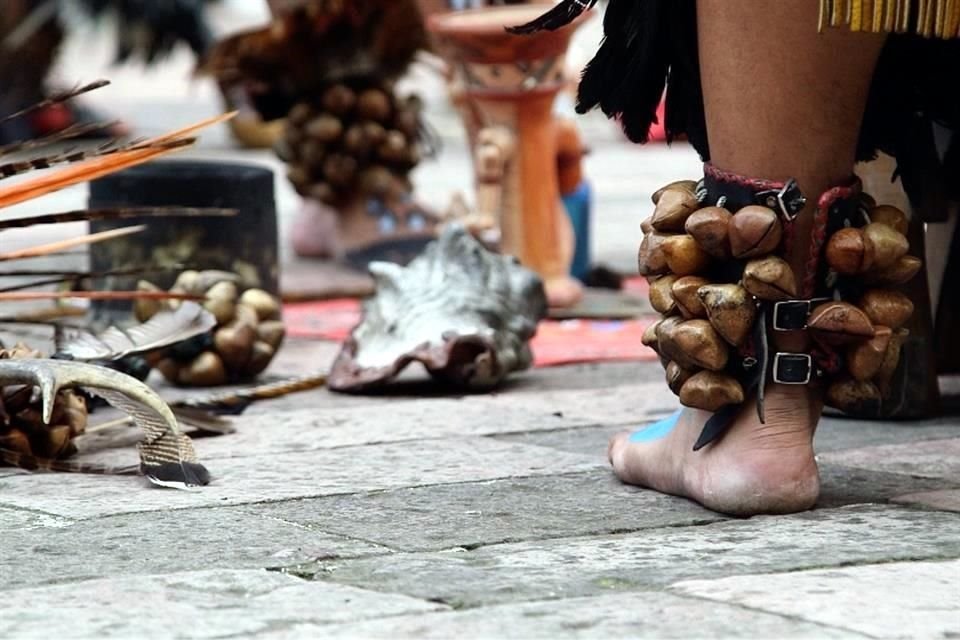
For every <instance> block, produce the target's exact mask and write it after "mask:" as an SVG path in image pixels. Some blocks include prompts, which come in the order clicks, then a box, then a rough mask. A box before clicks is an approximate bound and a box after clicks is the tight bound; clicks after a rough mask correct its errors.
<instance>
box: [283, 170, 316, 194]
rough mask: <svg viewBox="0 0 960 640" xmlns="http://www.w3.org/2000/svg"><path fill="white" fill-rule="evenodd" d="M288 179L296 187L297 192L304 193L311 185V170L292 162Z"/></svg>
mask: <svg viewBox="0 0 960 640" xmlns="http://www.w3.org/2000/svg"><path fill="white" fill-rule="evenodd" d="M287 180H289V181H290V184H292V185H293V186H294V188H296V190H297V193H300V194H301V195H303V191H304V190H306V189H307V188H308V187H309V186H310V171H309V169H307V168H306V167H304V166H303V165H299V164H292V165H290V166H289V167H287Z"/></svg>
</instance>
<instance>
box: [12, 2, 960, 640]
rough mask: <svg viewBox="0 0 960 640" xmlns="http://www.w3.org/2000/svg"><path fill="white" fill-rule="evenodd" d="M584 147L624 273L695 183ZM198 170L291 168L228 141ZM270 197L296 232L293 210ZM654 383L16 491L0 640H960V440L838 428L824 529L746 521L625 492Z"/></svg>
mask: <svg viewBox="0 0 960 640" xmlns="http://www.w3.org/2000/svg"><path fill="white" fill-rule="evenodd" d="M251 4H252V3H251ZM241 6H242V7H244V8H247V6H248V5H243V4H241V3H238V2H233V3H232V4H231V5H230V7H234V9H236V7H241ZM254 13H255V12H254ZM245 15H246V14H245ZM242 17H243V16H239V17H238V16H237V15H233V16H232V17H231V16H229V15H228V16H227V17H226V18H224V19H225V20H227V22H230V20H232V21H233V22H231V24H234V25H235V24H237V21H238V20H239V19H240V18H242ZM247 17H248V18H249V15H247ZM251 19H252V18H251ZM67 51H68V54H69V55H67V56H65V59H64V62H63V69H62V70H61V72H60V74H61V77H64V78H68V79H70V80H72V79H74V78H83V79H88V78H89V77H90V76H91V75H92V74H94V71H95V70H96V75H101V74H102V73H107V72H106V71H99V70H98V67H97V64H99V63H91V60H95V61H96V60H99V61H100V62H102V61H103V60H104V59H105V56H106V53H105V51H106V49H105V48H103V47H98V45H97V44H96V43H95V42H90V41H88V40H84V39H82V38H80V39H76V40H74V41H73V42H71V43H70V45H69V46H68V49H67ZM81 54H82V55H81ZM98 56H99V57H98ZM188 70H189V59H188V58H184V57H182V56H181V57H176V58H175V59H174V60H172V61H171V62H170V64H169V65H168V66H166V67H164V68H162V69H157V70H151V71H148V72H143V71H142V70H137V69H129V68H126V69H120V70H117V71H116V72H115V73H114V72H110V73H109V75H111V76H113V77H114V79H115V80H116V86H115V87H114V88H113V89H111V92H112V93H110V94H107V96H106V97H105V98H104V106H107V107H111V108H113V109H114V110H115V111H116V112H117V113H120V114H122V115H124V116H125V117H127V118H128V119H130V120H131V121H133V122H134V123H135V124H137V125H139V127H140V128H141V129H142V130H144V131H145V132H150V131H154V130H157V129H159V128H162V127H166V126H168V125H170V126H175V125H177V124H180V123H181V122H186V121H188V120H190V119H191V118H193V117H200V116H203V115H208V114H211V113H213V112H215V111H216V109H217V105H216V96H215V94H214V93H213V91H212V89H211V87H210V86H209V85H207V84H205V83H203V82H197V83H194V84H193V85H192V86H188V85H186V84H185V83H183V82H182V79H183V78H184V77H186V74H187V72H188ZM420 80H421V81H422V82H429V81H430V79H429V78H428V77H422V78H420ZM422 86H427V85H422ZM428 89H429V87H428ZM428 94H429V95H433V96H434V97H435V99H433V100H432V101H431V109H432V110H433V111H432V112H433V114H434V120H435V122H436V123H437V126H438V128H439V129H440V130H441V133H442V134H443V136H444V139H445V140H446V141H447V143H448V144H447V145H446V146H445V152H444V154H445V155H444V156H442V157H441V158H440V159H439V160H437V161H435V162H432V163H430V164H428V165H425V166H424V167H422V168H421V169H420V171H419V172H418V175H417V184H418V187H419V189H420V191H421V193H422V194H424V197H426V198H428V199H431V200H432V201H434V202H437V203H441V202H443V201H444V200H445V199H446V198H447V197H448V196H449V194H450V192H451V191H453V190H456V189H466V188H467V187H468V184H469V178H468V174H467V164H466V158H465V155H464V153H463V147H462V140H461V139H460V138H458V136H460V133H459V129H458V128H457V126H456V121H455V120H454V119H453V116H452V114H451V113H450V112H449V109H448V108H446V107H445V106H444V104H443V101H442V96H441V95H440V94H439V93H438V92H437V91H436V89H435V88H434V90H433V93H429V91H428ZM585 128H586V130H587V131H588V134H589V138H590V140H591V144H592V145H593V148H594V153H593V155H592V156H591V158H590V161H589V169H588V170H589V172H590V175H591V178H592V179H593V180H594V182H595V186H596V189H597V193H598V194H599V200H598V203H597V217H596V220H595V230H596V233H595V236H594V239H595V248H596V250H597V255H598V257H599V258H600V259H601V260H603V261H605V262H608V263H609V264H613V265H614V266H619V267H621V268H629V266H630V264H631V263H632V260H633V252H634V250H635V246H636V243H637V240H638V235H639V229H638V226H639V225H638V223H637V221H638V220H640V219H641V217H642V215H643V212H644V208H645V207H648V206H649V205H648V204H647V203H648V202H649V198H648V195H649V193H650V192H651V190H652V189H653V188H654V187H656V186H658V185H659V184H660V183H662V182H666V181H668V180H671V179H674V178H676V177H679V176H685V175H692V173H693V172H694V171H695V170H696V167H697V162H696V158H695V156H694V155H693V154H692V153H691V152H690V151H689V150H686V149H683V148H677V149H674V150H671V151H669V152H666V151H665V150H663V149H658V148H652V149H646V150H638V149H635V148H632V147H629V146H627V145H624V144H623V143H622V142H621V141H620V140H619V138H618V136H617V134H616V133H615V131H614V130H613V129H612V128H611V127H609V126H608V125H607V123H605V122H604V121H602V120H599V119H596V118H594V119H587V120H586V121H585ZM458 140H459V142H458ZM194 153H195V154H196V155H200V156H203V157H213V158H221V159H222V158H230V159H237V158H239V159H245V160H249V161H254V162H263V163H267V164H271V165H273V166H276V165H275V164H274V161H273V160H272V159H271V158H270V157H269V154H267V153H261V152H241V151H238V150H236V149H233V148H232V147H231V145H230V142H229V139H228V137H227V136H226V135H225V133H224V132H222V131H217V132H213V133H212V134H211V135H210V136H208V137H207V139H206V142H205V143H204V145H203V146H202V147H201V149H199V150H198V151H196V152H194ZM277 187H278V197H279V200H280V203H281V211H282V223H283V225H284V228H286V227H287V226H288V225H289V220H290V218H291V216H292V215H293V213H294V212H295V209H296V201H295V198H294V197H293V195H292V194H291V192H290V191H289V189H288V187H287V186H286V184H285V182H284V180H283V179H282V177H278V180H277ZM84 194H85V192H84V190H83V189H73V190H69V191H67V192H64V193H62V194H58V195H56V196H53V197H51V198H49V199H47V200H46V201H43V202H40V203H33V204H31V205H28V206H27V207H25V208H19V209H17V210H15V211H14V212H13V213H17V212H20V213H24V212H27V211H36V210H39V209H45V210H58V209H68V208H74V207H75V206H78V205H82V203H83V200H84V198H85V195H84ZM7 214H8V212H4V215H7ZM57 233H70V230H69V229H67V230H63V229H61V230H59V231H58V232H57ZM19 237H20V240H21V241H26V240H27V239H30V240H32V239H34V238H35V237H36V236H35V235H34V236H31V237H30V238H27V237H26V236H19ZM16 238H17V236H13V239H10V238H8V237H5V242H10V243H16V242H17V240H16ZM335 349H336V347H335V346H334V345H329V344H324V343H315V342H302V341H291V342H289V343H288V344H287V346H286V348H285V350H284V351H283V353H282V354H281V356H280V358H278V360H277V361H276V362H275V363H274V365H273V367H272V369H271V371H270V373H271V374H273V375H291V374H296V373H301V372H306V371H312V370H320V369H323V368H324V367H327V366H328V365H329V363H330V362H331V359H332V357H333V355H334V354H335ZM660 380H661V373H660V372H659V370H658V368H657V367H656V366H655V365H653V364H611V365H595V366H579V367H563V368H557V369H549V370H540V371H534V372H530V373H527V374H525V375H522V376H518V377H517V378H516V379H515V380H514V381H513V382H512V383H511V384H510V385H508V386H507V387H506V388H505V389H504V390H502V391H501V392H500V393H497V394H492V395H480V396H468V397H449V396H443V395H437V394H436V393H423V392H424V390H425V389H424V387H423V386H416V385H412V386H411V385H406V386H402V387H400V388H399V389H398V390H397V391H396V392H395V393H393V394H392V395H380V396H373V397H351V396H336V395H333V394H330V393H327V392H325V391H318V392H313V393H307V394H303V395H300V396H295V397H290V398H286V399H283V400H280V401H276V402H273V403H265V404H263V405H259V406H255V407H254V408H253V409H251V410H250V411H249V412H248V413H247V414H246V415H244V416H243V417H241V418H239V419H238V420H237V433H236V434H234V435H230V436H225V437H220V438H204V439H201V440H198V441H197V448H198V451H199V453H200V454H201V456H202V457H203V458H204V460H205V462H206V463H207V465H208V466H209V468H210V469H211V471H212V473H213V474H214V476H215V481H214V483H213V484H212V485H211V486H210V487H207V488H204V489H202V490H196V491H191V492H174V491H168V490H162V489H156V488H151V487H149V486H147V485H146V484H145V483H144V482H143V481H141V480H139V479H136V478H104V477H87V476H68V475H30V474H25V473H21V472H17V471H14V470H10V469H0V535H2V538H3V540H4V541H5V543H6V544H5V548H6V553H4V554H2V555H0V592H2V593H0V597H2V598H3V601H4V606H3V607H0V638H74V637H84V638H102V637H117V638H229V637H257V638H380V637H382V638H391V639H394V640H396V639H400V638H457V637H467V638H623V637H664V638H700V637H750V638H781V637H783V638H788V637H789V638H794V637H804V638H832V637H851V638H860V637H873V638H881V637H882V638H888V637H889V638H900V637H916V638H957V637H960V462H958V460H960V421H958V420H957V419H956V418H955V417H951V418H945V419H941V420H933V421H927V422H920V423H896V424H888V423H867V422H856V421H848V420H839V419H831V418H827V419H825V420H824V422H823V424H822V426H821V429H820V432H819V433H818V436H817V448H818V452H819V457H820V463H821V469H822V475H823V485H824V486H823V495H822V498H821V502H820V504H819V505H818V508H817V509H816V510H814V511H811V512H809V513H803V514H798V515H794V516H787V517H758V518H751V519H746V520H736V519H730V518H725V517H722V516H719V515H717V514H715V513H711V512H709V511H706V510H704V509H702V508H700V507H698V506H697V505H695V504H693V503H691V502H688V501H686V500H683V499H680V498H674V497H668V496H664V495H660V494H657V493H654V492H652V491H647V490H642V489H638V488H634V487H629V486H625V485H622V484H620V483H618V482H617V481H616V480H615V479H614V478H613V477H612V475H611V474H610V472H609V470H608V467H607V464H606V460H605V456H604V454H605V446H606V440H607V438H608V437H609V436H610V435H611V434H613V433H615V432H616V431H618V430H620V429H624V428H632V427H635V426H637V425H639V424H642V423H643V422H645V421H647V420H650V419H653V418H656V417H658V416H662V415H664V414H665V413H666V412H669V411H671V410H673V408H674V407H675V404H674V400H673V399H672V397H671V396H669V394H667V393H666V392H665V388H664V387H663V385H662V383H661V382H660ZM94 457H95V458H96V459H98V460H103V461H107V460H109V461H120V460H127V461H131V460H134V459H135V453H134V452H133V451H132V450H128V449H124V450H120V451H114V452H105V453H100V454H95V456H94Z"/></svg>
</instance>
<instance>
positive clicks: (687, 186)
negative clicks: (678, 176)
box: [651, 180, 697, 204]
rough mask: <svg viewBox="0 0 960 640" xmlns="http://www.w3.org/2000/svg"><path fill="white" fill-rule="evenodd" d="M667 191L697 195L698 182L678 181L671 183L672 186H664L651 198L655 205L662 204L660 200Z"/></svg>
mask: <svg viewBox="0 0 960 640" xmlns="http://www.w3.org/2000/svg"><path fill="white" fill-rule="evenodd" d="M667 191H686V192H688V193H691V194H696V192H697V182H696V181H695V180H677V181H675V182H671V183H670V184H667V185H664V186H662V187H660V188H659V189H657V190H656V191H654V192H653V196H652V197H651V200H653V204H658V203H659V202H660V198H661V197H662V196H663V194H664V193H666V192H667Z"/></svg>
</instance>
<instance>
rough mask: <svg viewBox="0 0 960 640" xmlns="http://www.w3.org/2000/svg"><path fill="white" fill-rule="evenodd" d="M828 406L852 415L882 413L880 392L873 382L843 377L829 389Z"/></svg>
mask: <svg viewBox="0 0 960 640" xmlns="http://www.w3.org/2000/svg"><path fill="white" fill-rule="evenodd" d="M827 404H828V405H830V406H831V407H834V408H836V409H840V410H841V411H843V412H844V413H849V414H851V415H865V416H875V415H878V414H879V413H880V404H881V398H880V390H879V389H878V388H877V386H876V385H875V384H873V383H872V382H864V381H860V380H854V379H853V378H848V377H843V378H840V379H839V380H837V381H835V382H834V383H833V384H831V385H830V386H829V387H827Z"/></svg>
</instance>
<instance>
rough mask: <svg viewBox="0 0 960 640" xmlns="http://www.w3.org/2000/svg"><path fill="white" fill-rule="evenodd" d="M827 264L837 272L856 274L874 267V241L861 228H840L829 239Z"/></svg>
mask: <svg viewBox="0 0 960 640" xmlns="http://www.w3.org/2000/svg"><path fill="white" fill-rule="evenodd" d="M826 253H827V264H829V265H830V268H831V269H833V270H834V271H836V272H837V273H842V274H844V275H855V274H858V273H864V272H866V271H868V270H870V269H871V268H872V267H873V262H874V260H875V257H876V253H875V249H874V246H873V242H872V241H871V240H870V237H869V236H867V235H866V234H864V233H863V231H861V230H860V229H852V228H850V229H840V230H839V231H837V232H836V233H835V234H833V235H832V236H830V239H829V240H828V241H827V249H826Z"/></svg>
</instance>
